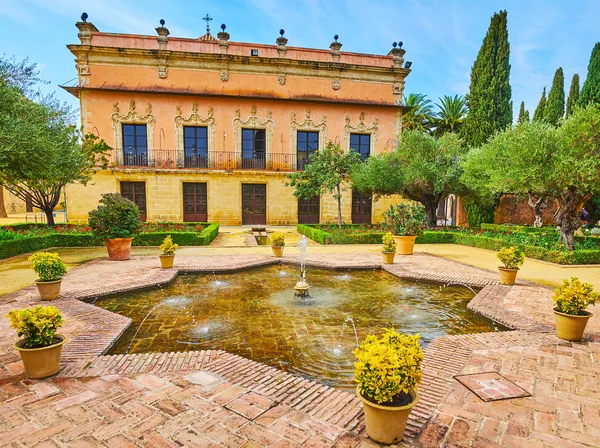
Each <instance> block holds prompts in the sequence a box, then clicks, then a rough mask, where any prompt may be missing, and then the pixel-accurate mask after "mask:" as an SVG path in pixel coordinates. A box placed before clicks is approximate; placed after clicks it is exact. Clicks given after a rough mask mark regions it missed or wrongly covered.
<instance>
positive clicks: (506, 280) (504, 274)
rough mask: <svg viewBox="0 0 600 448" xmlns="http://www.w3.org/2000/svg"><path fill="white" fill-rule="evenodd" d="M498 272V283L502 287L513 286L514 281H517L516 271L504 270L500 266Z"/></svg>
mask: <svg viewBox="0 0 600 448" xmlns="http://www.w3.org/2000/svg"><path fill="white" fill-rule="evenodd" d="M498 270H499V271H500V283H502V284H503V285H514V284H515V280H516V279H517V272H519V270H518V269H506V268H503V267H501V266H498Z"/></svg>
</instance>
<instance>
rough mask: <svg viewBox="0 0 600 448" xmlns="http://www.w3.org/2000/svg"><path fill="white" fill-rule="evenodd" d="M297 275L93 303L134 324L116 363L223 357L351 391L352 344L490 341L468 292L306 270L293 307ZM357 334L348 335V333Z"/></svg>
mask: <svg viewBox="0 0 600 448" xmlns="http://www.w3.org/2000/svg"><path fill="white" fill-rule="evenodd" d="M298 271H299V269H298V267H295V266H281V265H277V266H270V267H264V268H258V269H253V270H247V271H240V272H236V273H231V274H215V275H196V274H194V275H191V274H190V275H180V276H178V277H177V278H176V279H175V280H174V281H173V282H172V283H171V284H169V285H167V286H165V287H164V288H160V289H155V290H145V291H138V292H133V293H125V294H120V295H117V296H113V297H106V298H99V299H97V300H96V302H95V304H96V305H97V306H99V307H102V308H104V309H107V310H110V311H113V312H115V313H119V314H122V315H124V316H127V317H130V318H131V319H133V324H132V325H131V327H130V328H129V329H128V330H127V332H126V333H125V334H124V335H123V337H122V338H121V339H120V340H119V341H118V343H117V344H116V346H115V347H114V348H113V349H112V352H111V353H113V354H120V353H127V352H129V353H146V352H163V351H188V350H207V349H221V350H225V351H227V352H230V353H234V354H237V355H241V356H244V357H247V358H250V359H252V360H254V361H258V362H262V363H265V364H268V365H271V366H273V367H276V368H280V369H282V370H285V371H287V372H290V373H293V374H296V375H300V376H303V377H307V378H311V379H314V380H317V381H320V382H322V383H325V384H329V385H331V386H334V387H345V388H349V387H352V375H353V362H354V356H353V354H352V350H353V349H354V348H355V347H356V338H357V337H358V340H359V341H361V340H363V339H364V338H365V337H366V336H367V335H369V334H378V333H380V332H381V331H382V330H383V329H384V328H394V329H396V330H397V331H399V332H403V333H407V334H414V333H420V334H421V337H422V342H423V345H426V344H427V343H428V342H430V341H431V340H432V339H433V338H435V337H437V336H443V335H450V334H462V333H477V332H484V331H494V330H495V326H494V324H493V322H492V321H490V320H489V319H486V318H484V317H483V316H480V315H478V314H476V313H474V312H472V311H470V310H467V303H468V302H469V300H471V299H472V298H473V296H474V293H473V292H472V291H471V290H470V289H468V288H467V287H465V286H460V285H450V286H444V285H440V284H436V283H427V282H417V281H412V280H402V279H399V278H397V277H396V276H394V275H392V274H389V273H387V272H385V271H381V270H362V271H330V270H324V269H315V268H309V269H308V272H307V279H308V282H309V283H310V285H311V289H310V295H311V298H310V299H300V298H295V297H294V289H293V287H294V285H295V283H296V281H297V280H298ZM353 323H354V325H355V327H356V335H355V333H354V328H353V325H352V324H353Z"/></svg>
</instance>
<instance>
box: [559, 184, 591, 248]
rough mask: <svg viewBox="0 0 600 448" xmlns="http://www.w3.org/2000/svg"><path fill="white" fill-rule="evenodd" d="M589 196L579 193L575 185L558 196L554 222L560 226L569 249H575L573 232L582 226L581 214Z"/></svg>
mask: <svg viewBox="0 0 600 448" xmlns="http://www.w3.org/2000/svg"><path fill="white" fill-rule="evenodd" d="M589 198H590V195H588V194H586V195H582V194H580V193H577V189H576V188H575V187H570V188H569V189H568V190H567V192H566V193H565V194H564V195H563V196H562V197H559V198H557V200H558V205H559V207H558V210H557V211H556V212H555V213H554V222H556V224H557V225H558V226H559V227H560V236H561V238H562V240H563V242H564V243H565V245H566V246H567V248H568V249H569V250H574V249H575V238H574V236H573V234H574V233H575V231H576V230H577V229H578V228H579V227H581V224H582V222H581V220H580V219H579V214H580V213H581V209H582V207H583V204H585V202H586V201H587V200H588V199H589Z"/></svg>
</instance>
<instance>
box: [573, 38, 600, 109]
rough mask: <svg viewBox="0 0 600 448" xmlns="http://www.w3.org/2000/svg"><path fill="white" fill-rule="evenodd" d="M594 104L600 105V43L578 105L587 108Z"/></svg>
mask: <svg viewBox="0 0 600 448" xmlns="http://www.w3.org/2000/svg"><path fill="white" fill-rule="evenodd" d="M592 103H593V104H600V42H596V45H594V49H593V50H592V55H591V56H590V63H589V64H588V72H587V78H585V82H584V83H583V87H581V93H580V94H579V100H578V102H577V105H578V106H581V107H585V106H587V105H588V104H592Z"/></svg>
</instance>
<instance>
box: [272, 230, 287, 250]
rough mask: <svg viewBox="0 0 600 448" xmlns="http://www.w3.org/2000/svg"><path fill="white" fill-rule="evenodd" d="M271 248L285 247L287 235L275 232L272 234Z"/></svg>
mask: <svg viewBox="0 0 600 448" xmlns="http://www.w3.org/2000/svg"><path fill="white" fill-rule="evenodd" d="M271 246H274V247H283V246H285V235H284V234H283V233H281V232H273V233H272V234H271Z"/></svg>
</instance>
